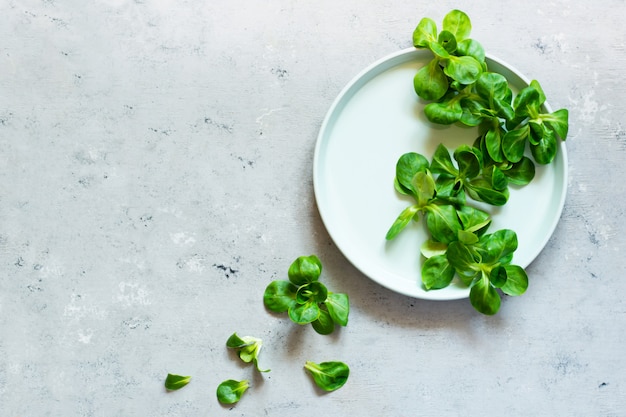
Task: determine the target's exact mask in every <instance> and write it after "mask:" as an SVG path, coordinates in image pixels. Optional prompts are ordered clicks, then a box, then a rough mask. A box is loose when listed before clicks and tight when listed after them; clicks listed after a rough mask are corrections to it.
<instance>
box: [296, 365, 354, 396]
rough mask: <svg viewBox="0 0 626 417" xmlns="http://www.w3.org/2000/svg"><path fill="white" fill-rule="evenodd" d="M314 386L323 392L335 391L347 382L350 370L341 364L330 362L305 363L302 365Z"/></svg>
mask: <svg viewBox="0 0 626 417" xmlns="http://www.w3.org/2000/svg"><path fill="white" fill-rule="evenodd" d="M304 369H306V370H307V371H308V372H309V374H310V375H311V377H312V378H313V381H315V384H316V385H317V386H318V387H320V388H321V389H323V390H324V391H335V390H337V389H339V388H341V387H343V385H344V384H345V383H346V382H347V381H348V376H350V368H349V367H348V365H346V364H345V363H343V362H339V361H330V362H320V363H315V362H311V361H307V362H306V363H305V364H304Z"/></svg>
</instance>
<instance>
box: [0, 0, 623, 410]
mask: <svg viewBox="0 0 626 417" xmlns="http://www.w3.org/2000/svg"><path fill="white" fill-rule="evenodd" d="M452 8H460V9H462V10H464V11H465V12H467V13H468V14H469V16H470V18H471V19H472V22H473V26H474V30H473V32H472V35H473V37H474V38H476V39H478V40H480V41H481V42H482V44H483V45H484V47H485V48H486V50H487V51H488V52H489V53H491V54H493V55H495V56H497V57H499V58H500V59H502V60H505V61H507V62H509V63H511V64H512V65H514V66H515V67H516V68H518V69H519V70H520V71H522V72H523V73H524V74H526V75H527V76H528V77H529V78H536V79H538V80H540V82H541V83H542V85H543V86H544V89H545V90H546V93H547V95H548V97H549V101H550V104H551V105H552V107H554V108H555V109H556V108H561V107H566V108H568V109H569V110H570V134H569V137H568V143H567V145H568V152H569V155H568V156H569V167H570V176H569V180H568V181H569V182H568V197H567V202H566V206H565V209H564V211H563V215H562V218H561V221H560V224H559V226H558V228H557V230H556V231H555V233H554V235H553V237H552V239H551V240H550V242H549V244H548V245H547V247H546V248H545V250H544V251H543V252H542V253H541V255H540V256H539V257H538V258H537V259H536V261H535V262H534V263H533V264H532V265H531V266H530V267H529V268H528V273H529V275H530V278H531V286H530V288H529V290H528V292H527V293H526V294H525V295H523V296H522V297H519V298H507V299H505V300H504V303H503V306H502V310H501V312H500V313H499V314H498V315H497V316H495V317H484V316H481V315H480V314H477V313H476V312H474V311H473V309H472V308H471V306H470V305H469V303H468V302H467V300H460V301H450V302H433V301H423V300H419V299H413V298H410V297H406V296H402V295H399V294H395V293H393V292H391V291H389V290H387V289H385V288H383V287H381V286H379V285H378V284H376V283H374V282H372V281H371V280H369V279H368V278H367V277H365V276H363V275H362V274H360V273H359V272H358V271H357V270H356V269H355V268H354V267H352V266H351V264H350V263H349V262H348V261H347V260H346V259H345V258H344V257H343V256H342V254H341V253H340V252H339V251H338V250H337V248H336V247H335V246H334V244H333V242H332V240H331V238H330V237H329V235H328V233H327V231H326V229H325V228H324V225H323V223H322V222H321V220H320V217H319V214H318V211H317V208H316V205H315V199H314V192H313V187H312V160H313V149H314V146H315V141H316V137H317V134H318V131H319V128H320V125H321V123H322V120H323V118H324V116H325V114H326V112H327V110H328V108H329V107H330V105H331V103H332V102H333V100H334V99H335V97H336V96H337V94H338V93H339V92H340V91H341V89H342V88H343V87H344V85H346V83H348V82H349V81H350V80H351V79H352V77H354V76H355V75H356V74H357V73H358V72H360V71H361V70H362V69H363V68H365V67H366V66H368V65H369V64H371V63H372V62H373V61H375V60H377V59H379V58H381V57H383V56H385V55H388V54H390V53H392V52H395V51H398V50H400V49H403V48H407V47H410V46H411V34H412V31H413V29H414V27H415V26H416V24H417V22H418V21H419V19H421V18H422V17H425V16H427V17H431V18H433V19H435V20H436V21H438V22H439V21H441V19H442V18H443V16H444V15H445V13H446V12H447V11H448V10H450V9H452ZM625 15H626V3H625V2H624V1H623V0H606V1H594V2H583V1H578V2H572V1H564V0H557V1H549V2H546V1H543V0H528V1H525V2H514V1H501V2H493V1H485V0H479V1H472V2H466V1H464V2H452V1H447V0H446V1H439V2H426V1H406V0H403V1H386V2H382V1H378V2H363V1H355V0H347V1H343V2H335V1H327V0H322V1H316V2H311V1H309V2H306V1H294V0H278V1H271V2H252V1H242V0H232V1H213V2H210V1H197V0H182V1H170V0H154V1H153V0H145V1H140V0H134V1H133V0H97V1H91V2H85V1H78V0H24V1H18V0H5V1H3V2H1V3H0V34H1V39H2V44H1V45H0V265H1V268H0V415H1V416H3V417H30V416H63V417H72V416H151V417H157V416H210V415H232V416H234V415H238V416H239V415H241V416H289V417H292V416H295V415H300V416H315V415H333V416H366V415H370V416H463V417H465V416H529V415H535V416H606V417H609V416H611V417H613V416H626V356H625V355H624V351H625V350H624V349H625V345H626V343H625V342H626V303H625V302H624V294H625V292H626V279H625V276H626V274H625V272H626V268H625V267H624V250H626V244H625V243H626V240H625V239H624V233H625V232H626V227H625V226H624V220H623V214H624V213H623V212H624V203H625V202H626V196H625V190H626V188H625V185H624V180H623V178H624V175H625V174H626V169H625V168H624V167H625V164H624V162H625V158H626V121H625V119H624V114H626V106H625V105H624V96H625V92H626V91H625V88H624V78H625V77H626V70H625V69H624V68H625V66H624V64H625V63H626V62H625V58H624V56H625V55H624V46H625V43H626V27H625V26H624V23H623V18H624V16H625ZM312 253H315V254H317V255H318V256H319V257H320V258H321V260H322V262H323V263H324V268H325V269H324V275H323V279H324V280H325V281H326V282H327V283H328V285H329V287H331V288H333V289H335V290H336V291H342V292H347V293H348V294H349V295H350V297H351V307H352V310H351V316H350V323H349V325H348V326H347V327H346V328H342V329H341V330H340V331H338V332H336V333H335V334H333V335H332V336H326V337H323V336H319V335H317V334H315V333H314V332H313V331H312V330H311V329H310V328H309V327H299V326H297V325H293V324H292V323H290V322H289V320H288V319H287V318H286V317H285V316H283V315H275V314H271V313H269V312H268V311H267V310H266V309H265V308H264V306H263V303H262V294H263V290H264V288H265V286H266V285H267V284H268V283H269V282H270V281H271V280H273V279H283V278H284V277H285V275H286V271H287V268H288V266H289V264H290V263H291V261H292V260H294V259H295V258H296V257H298V256H300V255H308V254H312ZM235 331H236V332H238V333H240V334H241V335H254V336H257V337H260V338H262V339H263V340H264V348H263V351H262V353H261V363H262V365H263V366H267V367H269V368H271V369H272V370H271V372H269V373H267V374H263V375H259V374H257V373H255V372H254V370H253V369H252V368H251V367H248V366H244V365H242V364H240V363H239V362H238V361H237V360H236V358H235V357H234V356H233V355H232V354H231V352H227V351H226V348H225V341H226V339H227V338H228V336H230V334H231V333H233V332H235ZM306 360H313V361H323V360H344V361H345V362H346V363H348V364H349V365H350V367H351V376H350V379H349V381H348V383H347V384H346V385H345V386H344V387H343V388H342V389H341V390H339V391H336V392H333V393H330V394H321V393H320V392H319V391H318V390H316V389H315V388H314V386H313V385H312V383H311V381H310V379H309V377H308V375H307V374H306V373H305V372H304V370H303V368H302V366H303V364H304V362H305V361H306ZM168 372H171V373H178V374H184V375H191V376H192V381H191V383H190V384H189V385H188V386H187V387H185V388H184V389H182V390H180V391H177V392H169V393H168V392H165V390H164V387H163V381H164V379H165V376H166V375H167V373H168ZM229 378H234V379H248V380H250V383H251V388H250V390H249V391H248V392H247V393H246V395H245V396H244V398H243V399H242V401H241V402H240V403H238V404H237V405H236V406H230V407H223V406H221V405H219V404H218V402H217V401H216V398H215V389H216V387H217V384H218V383H219V382H221V381H222V380H225V379H229Z"/></svg>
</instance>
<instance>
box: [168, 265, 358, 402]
mask: <svg viewBox="0 0 626 417" xmlns="http://www.w3.org/2000/svg"><path fill="white" fill-rule="evenodd" d="M321 273H322V263H321V261H320V260H319V258H318V257H317V256H315V255H310V256H301V257H299V258H297V259H296V260H295V261H294V262H293V263H292V264H291V266H290V267H289V271H288V274H287V275H288V276H289V281H273V282H272V283H270V284H269V285H268V286H267V288H266V290H265V293H264V294H263V302H264V304H265V305H266V306H267V308H268V309H270V310H271V311H274V312H279V313H282V312H285V311H287V312H288V314H289V317H290V318H291V320H292V321H294V322H296V323H298V324H308V323H311V325H312V326H313V328H314V329H315V331H316V332H317V333H320V334H329V333H332V332H333V330H334V328H335V325H340V326H346V325H347V324H348V315H349V312H350V305H349V300H348V296H347V294H343V293H332V292H330V291H328V289H327V288H326V286H324V285H323V284H322V283H321V282H319V277H320V275H321ZM262 346H263V341H262V340H261V339H259V338H258V337H254V336H243V337H241V336H239V335H238V334H237V333H236V332H235V333H233V334H232V335H231V336H230V337H229V338H228V340H227V341H226V347H227V348H229V349H233V350H235V351H236V352H237V355H238V356H239V358H240V359H241V360H242V361H243V362H245V363H252V364H254V366H255V367H256V369H257V370H258V371H259V372H269V371H270V370H269V369H261V368H260V367H259V354H260V352H261V348H262ZM304 368H305V370H307V371H308V373H309V374H310V375H311V376H312V378H313V381H314V382H315V384H316V385H317V386H318V387H320V388H321V389H323V390H325V391H334V390H336V389H339V388H341V387H342V386H343V385H344V384H345V383H346V381H347V380H348V375H349V374H350V369H349V368H348V365H346V364H345V363H343V362H339V361H331V362H321V363H315V362H311V361H307V362H306V363H305V365H304ZM190 380H191V377H190V376H182V375H176V374H168V375H167V378H166V379H165V388H166V389H167V390H168V391H175V390H179V389H181V388H183V387H184V386H186V385H187V384H188V383H189V381H190ZM249 388H250V383H249V381H248V380H245V379H244V380H235V379H227V380H225V381H223V382H221V383H220V384H219V385H218V387H217V390H216V395H217V400H218V401H219V402H220V403H222V404H235V403H237V402H239V400H240V399H241V397H242V396H243V394H244V393H245V392H246V391H247V390H248V389H249Z"/></svg>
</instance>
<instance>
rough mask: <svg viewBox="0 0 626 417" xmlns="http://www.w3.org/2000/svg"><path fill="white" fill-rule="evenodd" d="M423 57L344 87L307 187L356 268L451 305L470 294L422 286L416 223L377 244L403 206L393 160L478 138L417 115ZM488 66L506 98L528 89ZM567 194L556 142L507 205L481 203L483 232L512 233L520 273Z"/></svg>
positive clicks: (495, 64)
mask: <svg viewBox="0 0 626 417" xmlns="http://www.w3.org/2000/svg"><path fill="white" fill-rule="evenodd" d="M431 58H432V54H431V53H430V51H423V50H416V49H413V48H411V49H407V50H402V51H399V52H397V53H395V54H392V55H390V56H387V57H385V58H383V59H381V60H379V61H377V62H375V63H374V64H372V65H371V66H369V67H368V68H366V69H365V70H364V71H362V72H361V73H360V74H358V75H357V76H356V77H355V78H354V79H353V80H352V81H351V82H350V83H349V84H348V85H347V86H346V87H345V88H344V89H343V90H342V92H341V93H340V94H339V96H338V97H337V98H336V100H335V101H334V103H333V104H332V106H331V108H330V109H329V111H328V114H327V115H326V117H325V119H324V122H323V124H322V127H321V130H320V132H319V136H318V139H317V144H316V148H315V156H314V168H313V170H314V172H313V182H314V189H315V198H316V202H317V205H318V209H319V212H320V215H321V217H322V221H323V222H324V225H325V226H326V228H327V230H328V232H329V234H330V236H331V237H332V239H333V241H334V242H335V244H336V245H337V247H338V248H339V250H341V252H342V253H343V254H344V256H346V258H347V259H348V260H349V261H350V262H351V263H352V264H353V265H354V266H355V267H356V268H357V269H359V270H360V271H361V272H362V273H363V274H365V275H366V276H368V277H369V278H371V279H372V280H374V281H376V282H378V283H379V284H381V285H383V286H385V287H387V288H389V289H391V290H393V291H396V292H399V293H402V294H405V295H408V296H413V297H417V298H422V299H431V300H453V299H460V298H465V297H468V295H469V290H468V289H467V288H465V287H463V286H462V284H458V283H456V282H453V284H452V285H450V286H449V287H447V288H444V289H441V290H431V291H426V290H425V289H424V288H423V286H422V284H421V276H420V269H421V264H422V262H423V260H422V259H421V256H420V252H419V249H420V246H421V245H422V243H423V242H424V241H425V240H426V239H427V233H426V232H425V230H424V225H423V223H422V222H421V221H420V222H419V223H416V222H412V224H411V225H409V226H408V227H407V229H405V230H403V231H402V232H401V233H400V234H399V235H398V236H397V237H396V238H395V239H394V240H392V241H389V242H388V241H386V240H385V234H386V233H387V230H388V229H389V227H390V226H391V224H392V223H393V222H394V220H395V219H396V217H397V216H398V214H399V213H400V212H401V211H402V210H403V209H404V208H405V207H407V206H408V205H409V204H411V202H410V200H407V199H406V197H402V196H400V195H399V194H398V193H396V191H395V190H394V187H393V179H394V176H395V166H396V162H397V160H398V158H399V157H400V156H401V155H402V154H404V153H406V152H418V153H421V154H423V155H424V156H426V157H427V158H428V159H429V160H430V158H431V157H432V154H433V152H434V150H435V148H436V147H437V145H438V144H439V143H443V144H444V145H446V146H448V147H449V148H456V146H458V145H459V144H461V143H466V144H472V143H473V141H474V139H475V138H476V136H477V135H478V130H477V128H465V127H461V126H456V125H454V126H439V125H435V124H432V123H430V122H429V121H428V120H427V119H426V117H425V116H424V114H423V107H424V104H425V103H424V102H423V101H422V100H420V99H419V98H418V97H417V96H416V94H415V92H414V90H413V77H414V75H415V73H416V72H417V70H418V69H419V68H421V67H422V66H423V65H425V64H426V63H427V62H428V61H429V60H430V59H431ZM487 64H488V66H489V69H490V70H491V71H494V72H498V73H501V74H503V75H504V76H506V78H507V79H508V80H509V82H510V84H511V87H512V89H513V91H514V93H515V92H516V91H518V90H519V89H521V88H523V87H525V86H526V85H528V82H529V81H528V80H527V79H526V78H525V77H524V76H523V75H521V74H520V73H519V72H518V71H516V70H515V69H513V68H512V67H511V66H509V65H507V64H504V63H502V62H501V61H498V60H497V59H495V58H493V57H488V58H487ZM545 107H546V110H547V111H552V110H551V109H550V108H549V106H548V105H547V104H546V105H545ZM566 188H567V154H566V149H565V146H564V144H563V143H561V144H560V148H559V150H558V154H557V157H556V160H555V161H554V162H553V163H552V164H550V165H548V166H539V165H537V166H536V176H535V179H534V180H533V182H532V183H531V184H529V185H527V186H526V187H523V188H515V189H514V188H513V187H511V193H510V197H509V201H508V202H507V204H506V205H505V206H503V207H501V208H493V207H489V206H485V205H481V206H480V207H481V208H483V209H486V210H487V211H489V212H490V213H491V214H492V217H493V222H492V225H491V226H490V228H489V231H488V233H489V232H494V231H496V230H499V229H503V228H508V229H512V230H514V231H515V232H516V233H517V236H518V242H519V246H518V249H517V251H516V252H515V255H514V259H513V263H515V264H517V265H520V266H522V267H526V266H528V265H529V264H530V263H531V262H532V261H533V260H534V259H535V257H536V256H537V255H538V254H539V253H540V252H541V250H542V249H543V248H544V246H545V245H546V243H547V242H548V240H549V239H550V236H551V235H552V233H553V231H554V229H555V227H556V225H557V223H558V221H559V218H560V216H561V211H562V209H563V205H564V202H565V194H566Z"/></svg>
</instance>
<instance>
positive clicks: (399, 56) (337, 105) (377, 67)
mask: <svg viewBox="0 0 626 417" xmlns="http://www.w3.org/2000/svg"><path fill="white" fill-rule="evenodd" d="M428 52H429V51H428V50H425V49H418V48H414V47H409V48H405V49H401V50H398V51H396V52H393V53H390V54H387V55H385V56H383V57H381V58H379V59H377V60H375V61H373V62H372V63H371V64H369V65H367V66H366V67H365V68H363V69H362V70H361V71H359V72H358V73H356V75H354V76H353V77H352V78H351V79H350V80H349V81H348V82H347V83H346V84H345V85H344V87H343V88H342V89H341V90H340V91H339V93H338V94H337V96H336V97H335V99H334V100H333V102H332V103H331V105H330V107H329V109H328V110H327V112H326V114H325V116H324V119H323V121H322V124H321V125H320V128H319V131H318V134H317V137H316V142H315V148H314V155H313V191H314V198H315V203H316V206H317V210H318V213H319V215H320V218H321V220H322V223H323V224H324V227H325V228H326V231H327V233H328V234H329V236H330V238H331V239H332V241H333V243H334V244H335V246H336V247H337V248H338V249H339V251H340V252H341V253H342V255H343V256H344V257H345V258H346V260H347V261H348V262H350V264H351V265H353V266H354V267H355V268H356V269H357V270H359V271H360V272H361V273H362V274H363V275H364V276H365V277H367V278H368V279H370V280H371V281H373V282H376V283H377V284H378V285H381V286H382V287H385V288H387V289H389V290H391V291H393V292H396V293H399V294H403V295H406V296H410V297H413V298H418V299H423V300H431V301H448V300H458V299H465V298H468V297H469V288H467V290H465V289H462V290H460V291H455V292H451V293H449V294H445V293H440V292H439V291H441V290H432V291H429V292H427V293H435V292H436V293H437V294H440V295H438V296H435V297H424V296H423V295H421V294H420V293H409V292H405V291H400V290H399V289H397V288H394V287H393V286H391V285H388V284H387V283H385V282H384V281H383V280H380V279H377V278H376V277H373V276H371V274H369V273H368V272H367V271H366V270H364V268H363V267H362V266H361V265H359V263H358V262H355V260H354V259H351V258H350V256H348V255H347V254H346V250H345V249H344V248H343V244H342V243H340V242H338V241H337V239H336V238H335V236H333V232H332V230H331V229H330V228H329V227H328V225H329V221H328V215H327V214H326V213H325V211H324V210H325V209H324V208H323V205H321V204H320V195H321V188H320V187H321V184H320V182H321V180H320V175H321V174H320V170H321V167H320V158H321V153H322V147H323V145H324V143H323V142H324V138H325V136H326V133H327V130H328V129H329V127H331V122H333V117H334V114H335V113H336V112H337V111H341V106H342V104H343V101H344V100H349V99H350V96H349V94H350V93H351V91H352V90H353V89H355V88H356V89H357V91H358V88H359V87H358V85H359V83H363V85H364V84H366V83H367V82H369V81H370V80H372V79H374V78H375V77H377V76H378V75H380V74H382V73H383V72H385V71H387V70H389V69H391V68H393V67H395V66H397V65H400V64H403V63H406V62H409V61H410V58H411V56H413V55H417V54H422V53H428ZM485 57H486V59H487V60H488V61H491V63H494V64H496V66H500V67H502V68H504V69H506V70H507V71H509V72H511V73H512V74H514V75H515V76H516V77H518V78H519V79H520V80H521V81H522V82H523V84H524V85H529V84H530V79H529V78H528V77H527V76H526V75H524V74H523V73H522V72H520V71H519V70H518V69H517V68H516V67H514V66H512V65H511V64H509V63H508V62H505V61H504V60H502V59H500V58H498V57H496V56H494V55H492V54H489V53H486V54H485ZM396 61H397V62H396ZM495 72H497V71H495ZM368 76H369V77H368ZM355 93H356V92H355ZM543 107H544V109H545V111H546V112H549V113H551V112H552V111H553V110H552V107H551V106H550V104H549V102H548V101H547V100H546V101H545V102H544V104H543ZM558 152H559V157H560V158H561V159H562V164H563V167H562V175H563V180H562V181H563V187H562V190H561V194H560V196H559V198H558V209H557V213H555V216H554V219H553V220H552V222H551V224H550V226H549V228H548V232H547V233H546V234H545V237H544V239H543V241H541V243H540V244H538V245H536V247H535V250H534V251H532V252H531V253H532V255H531V257H530V261H528V264H527V265H521V266H522V267H523V268H526V267H527V266H528V265H530V264H532V263H533V262H534V261H535V260H536V259H537V257H538V256H539V255H540V253H541V252H542V251H543V250H544V249H545V247H546V245H547V244H548V242H549V241H550V239H551V238H552V236H553V235H554V232H555V230H556V228H557V226H558V224H559V222H560V219H561V217H562V214H563V209H564V206H565V201H566V198H567V183H568V178H569V172H568V171H569V164H568V155H567V148H566V146H565V140H560V141H559V144H558ZM419 285H420V283H419V282H416V286H417V287H419Z"/></svg>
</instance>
